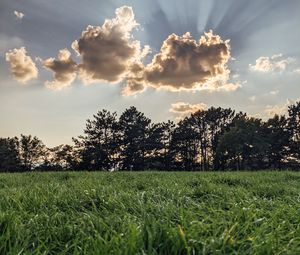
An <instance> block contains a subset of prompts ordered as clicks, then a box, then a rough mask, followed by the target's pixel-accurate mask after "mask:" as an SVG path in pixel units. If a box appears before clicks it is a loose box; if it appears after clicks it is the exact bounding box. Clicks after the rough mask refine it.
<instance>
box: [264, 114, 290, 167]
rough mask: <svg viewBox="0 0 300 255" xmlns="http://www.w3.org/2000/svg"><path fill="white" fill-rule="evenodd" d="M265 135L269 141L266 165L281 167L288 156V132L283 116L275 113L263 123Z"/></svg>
mask: <svg viewBox="0 0 300 255" xmlns="http://www.w3.org/2000/svg"><path fill="white" fill-rule="evenodd" d="M265 128H266V129H265V130H266V136H267V140H268V143H269V148H268V158H269V165H268V167H269V168H271V167H274V168H279V169H281V168H282V164H283V161H284V160H285V159H286V157H287V156H288V153H289V150H288V145H289V141H290V132H289V130H288V128H287V119H286V118H285V116H279V115H275V116H274V117H273V118H270V119H269V120H267V121H266V123H265Z"/></svg>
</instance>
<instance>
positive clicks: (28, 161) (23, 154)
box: [18, 134, 47, 171]
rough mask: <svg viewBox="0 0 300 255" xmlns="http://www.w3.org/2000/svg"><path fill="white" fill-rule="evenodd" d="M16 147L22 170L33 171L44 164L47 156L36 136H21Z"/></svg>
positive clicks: (44, 148)
mask: <svg viewBox="0 0 300 255" xmlns="http://www.w3.org/2000/svg"><path fill="white" fill-rule="evenodd" d="M18 145H19V146H18V153H19V158H20V160H21V164H22V166H23V168H24V170H26V171H30V170H33V169H34V168H36V167H37V166H39V165H41V164H43V163H44V161H45V158H46V156H47V150H46V146H45V145H44V144H43V142H42V141H41V140H40V139H38V138H37V137H36V136H31V135H28V136H26V135H22V134H21V138H20V140H19V144H18Z"/></svg>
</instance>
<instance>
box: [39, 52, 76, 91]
mask: <svg viewBox="0 0 300 255" xmlns="http://www.w3.org/2000/svg"><path fill="white" fill-rule="evenodd" d="M43 66H44V67H45V68H47V69H49V70H51V71H53V72H54V80H53V81H46V82H45V85H46V86H47V87H48V88H51V89H56V90H60V89H62V88H64V87H68V86H70V85H71V83H72V82H73V81H74V80H75V78H76V75H77V74H76V72H77V64H76V63H75V62H74V61H73V60H72V58H71V53H70V51H68V50H67V49H62V50H60V51H59V53H58V59H57V60H56V59H54V58H48V59H46V60H45V61H43Z"/></svg>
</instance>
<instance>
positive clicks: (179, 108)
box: [169, 102, 207, 120]
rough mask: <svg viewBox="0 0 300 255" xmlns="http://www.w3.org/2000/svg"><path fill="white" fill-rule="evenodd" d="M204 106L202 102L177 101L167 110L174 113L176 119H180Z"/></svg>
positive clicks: (203, 108) (201, 109)
mask: <svg viewBox="0 0 300 255" xmlns="http://www.w3.org/2000/svg"><path fill="white" fill-rule="evenodd" d="M206 108H207V105H206V104H204V103H199V104H190V103H185V102H177V103H174V104H171V108H170V110H169V111H170V112H172V113H174V114H175V115H176V119H177V120H180V119H182V118H183V117H185V116H187V115H189V114H191V113H195V112H197V111H204V110H205V109H206Z"/></svg>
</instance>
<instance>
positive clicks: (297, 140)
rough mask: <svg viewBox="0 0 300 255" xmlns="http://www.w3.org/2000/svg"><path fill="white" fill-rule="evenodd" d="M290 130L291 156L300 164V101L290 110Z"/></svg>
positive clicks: (290, 107)
mask: <svg viewBox="0 0 300 255" xmlns="http://www.w3.org/2000/svg"><path fill="white" fill-rule="evenodd" d="M288 129H289V131H290V133H291V140H290V152H291V156H292V157H294V158H296V159H297V160H298V163H300V101H299V102H297V103H295V104H293V105H290V106H289V108H288Z"/></svg>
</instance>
